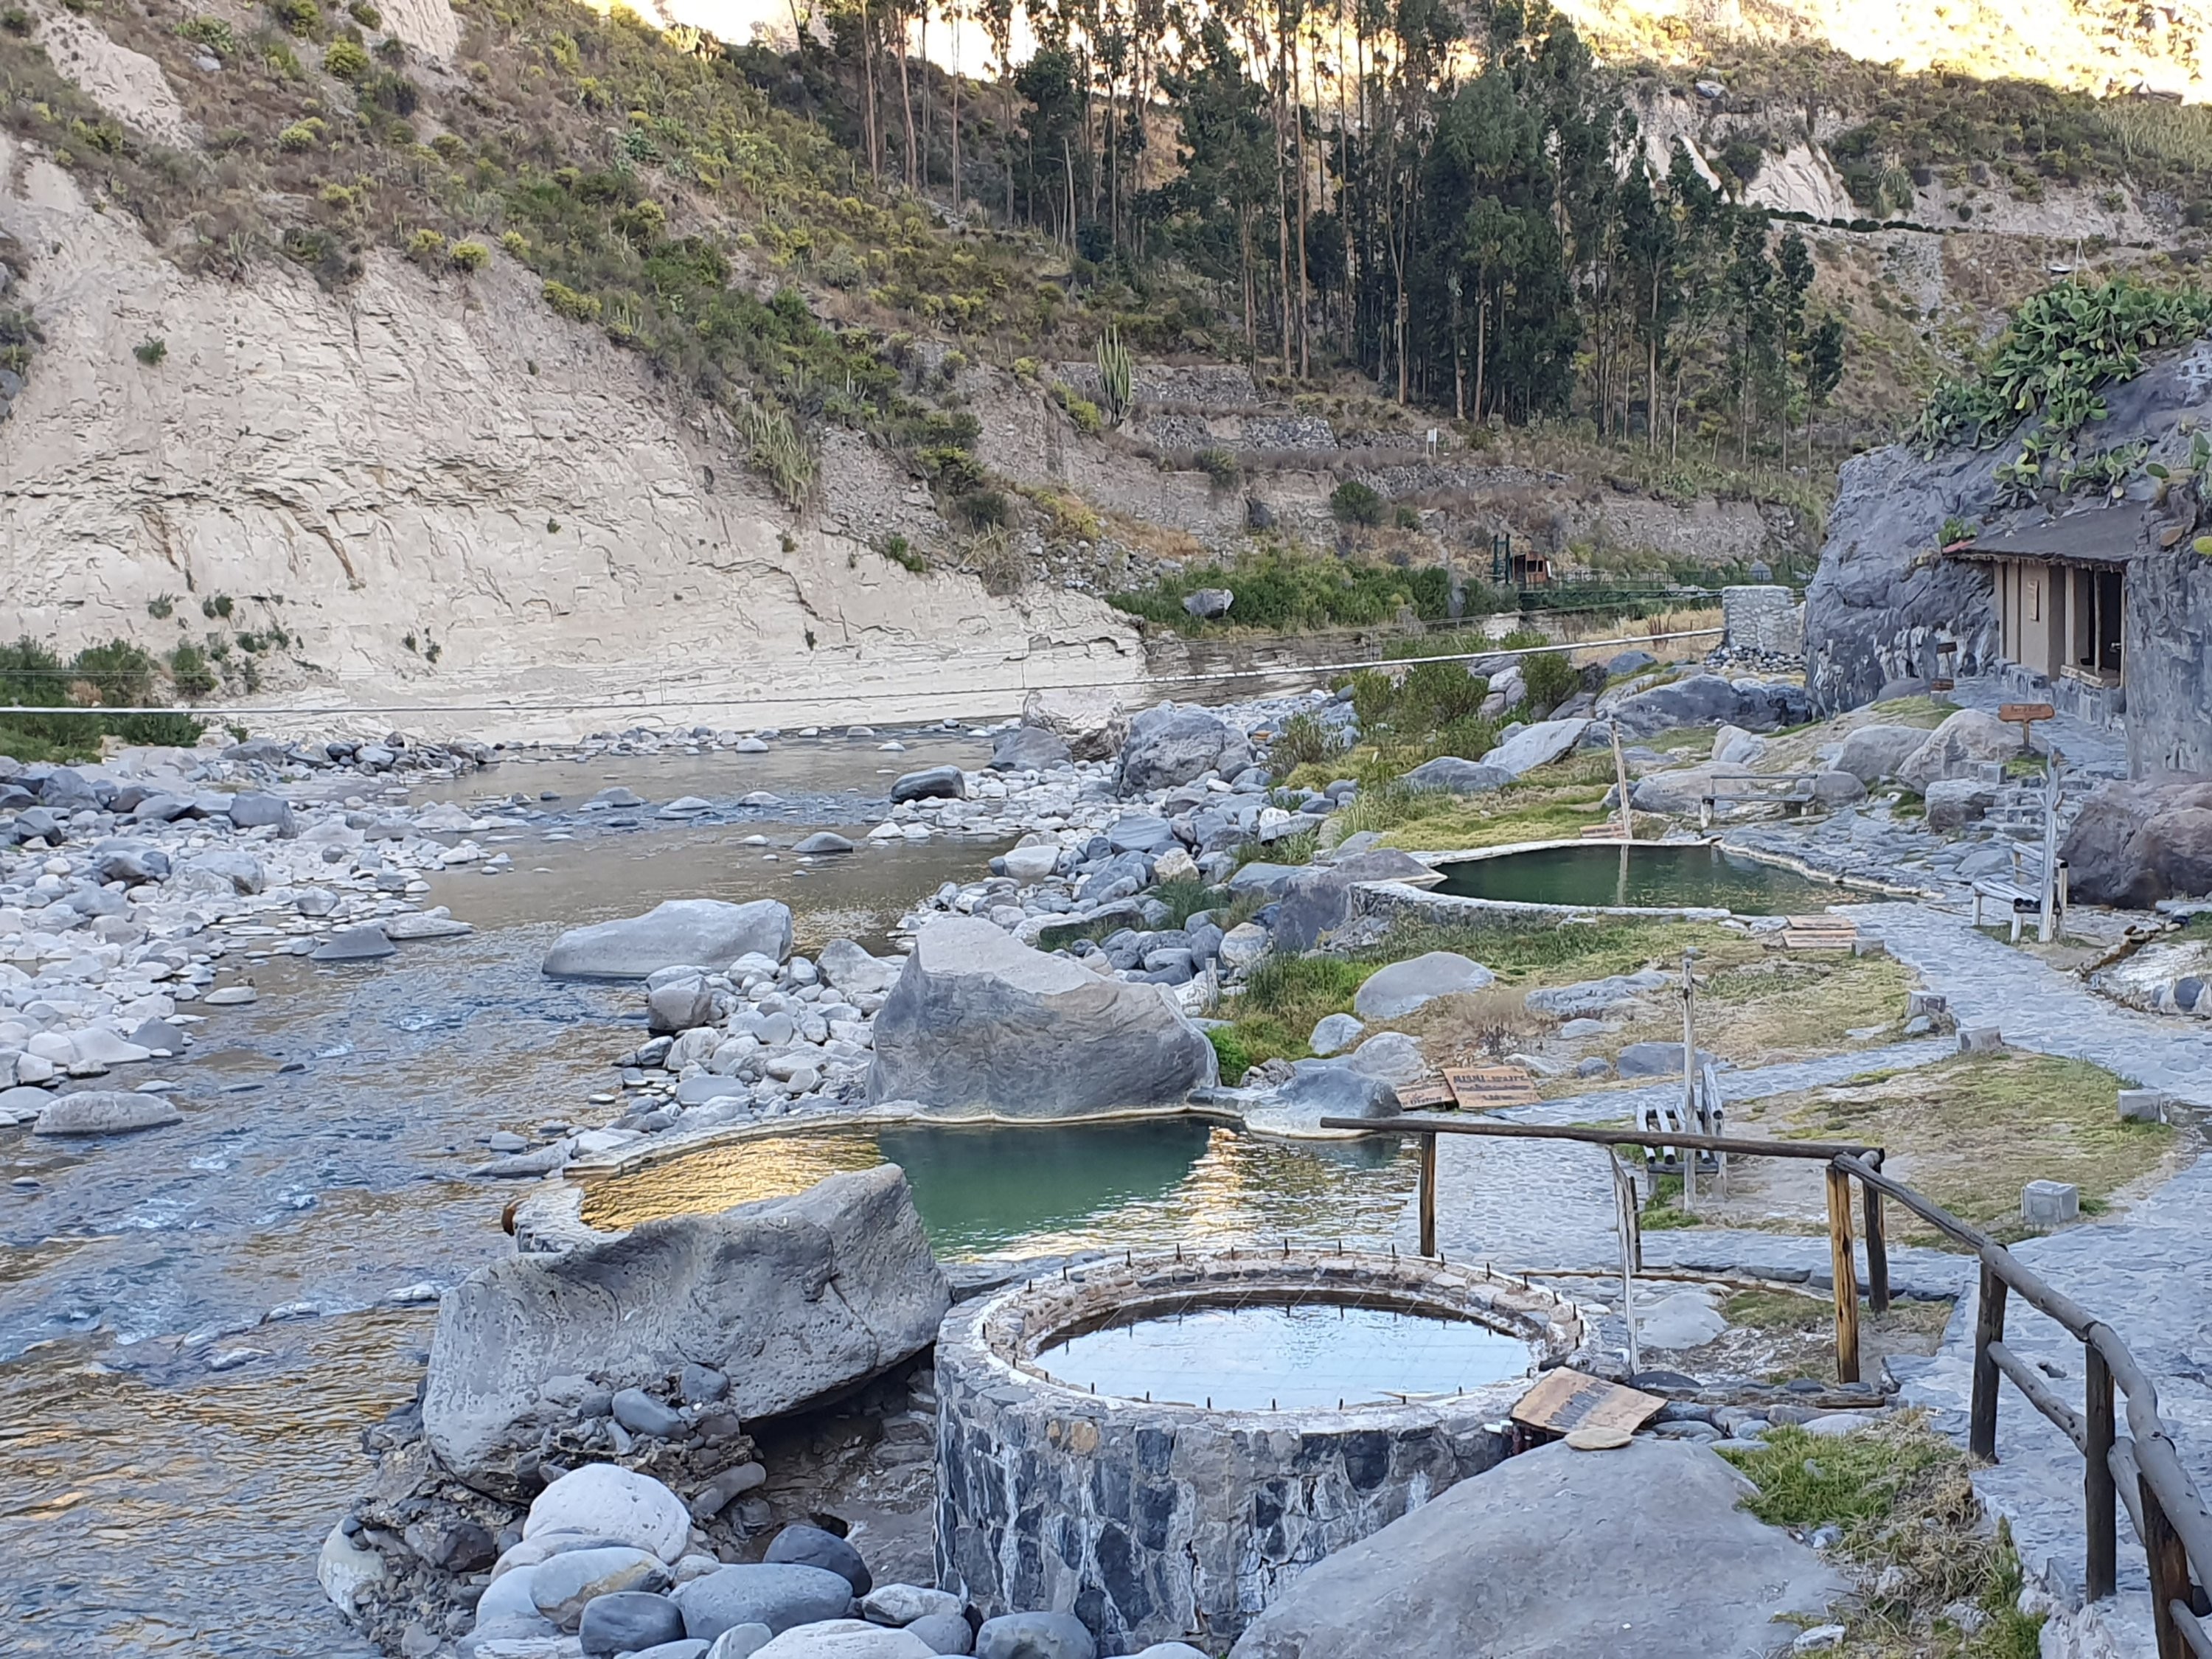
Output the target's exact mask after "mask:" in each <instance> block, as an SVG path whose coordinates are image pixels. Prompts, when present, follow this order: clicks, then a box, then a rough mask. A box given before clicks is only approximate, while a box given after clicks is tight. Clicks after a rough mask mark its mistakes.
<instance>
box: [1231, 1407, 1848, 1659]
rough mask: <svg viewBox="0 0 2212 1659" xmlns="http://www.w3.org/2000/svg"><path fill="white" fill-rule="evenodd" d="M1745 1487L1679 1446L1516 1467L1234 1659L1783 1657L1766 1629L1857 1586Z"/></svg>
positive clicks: (1330, 1584)
mask: <svg viewBox="0 0 2212 1659" xmlns="http://www.w3.org/2000/svg"><path fill="white" fill-rule="evenodd" d="M1750 1491H1751V1485H1750V1483H1749V1482H1748V1481H1747V1480H1745V1479H1744V1478H1743V1477H1742V1476H1741V1475H1740V1474H1737V1473H1736V1472H1735V1470H1734V1469H1732V1468H1729V1466H1728V1465H1727V1464H1726V1463H1725V1462H1722V1460H1721V1459H1720V1458H1719V1457H1717V1456H1716V1455H1714V1454H1713V1453H1712V1452H1711V1451H1710V1450H1708V1449H1706V1448H1705V1447H1703V1446H1700V1445H1697V1444H1695V1443H1683V1442H1680V1441H1665V1440H1655V1439H1638V1440H1637V1441H1635V1442H1634V1443H1632V1444H1630V1445H1628V1446H1626V1447H1623V1448H1621V1449H1619V1450H1616V1451H1607V1452H1578V1451H1572V1450H1570V1449H1568V1448H1567V1447H1566V1446H1565V1445H1563V1444H1556V1445H1550V1446H1546V1447H1544V1448H1542V1449H1541V1450H1538V1451H1534V1452H1530V1453H1528V1454H1527V1455H1524V1456H1521V1457H1510V1458H1508V1459H1506V1460H1505V1462H1503V1463H1500V1464H1498V1466H1497V1467H1496V1468H1492V1469H1491V1470H1489V1471H1488V1472H1487V1473H1486V1474H1478V1475H1476V1476H1475V1477H1474V1479H1472V1480H1462V1481H1461V1482H1460V1483H1459V1484H1458V1485H1456V1486H1453V1487H1452V1488H1451V1489H1450V1490H1449V1491H1448V1492H1444V1493H1443V1495H1442V1496H1440V1497H1437V1498H1432V1499H1431V1501H1429V1502H1428V1503H1426V1504H1422V1505H1421V1506H1420V1507H1419V1509H1417V1510H1413V1512H1412V1513H1411V1514H1409V1515H1407V1516H1405V1518H1404V1519H1402V1520H1400V1521H1395V1522H1392V1523H1391V1524H1390V1525H1389V1526H1387V1527H1385V1528H1383V1529H1382V1530H1381V1531H1380V1532H1378V1533H1376V1534H1373V1535H1372V1536H1370V1537H1368V1538H1365V1539H1363V1540H1362V1541H1359V1542H1358V1543H1356V1544H1353V1545H1351V1546H1349V1547H1346V1548H1344V1549H1340V1550H1339V1551H1337V1553H1335V1554H1334V1555H1332V1556H1330V1557H1328V1559H1326V1560H1324V1561H1322V1562H1321V1563H1320V1564H1319V1565H1316V1566H1312V1567H1310V1568H1308V1569H1307V1570H1306V1571H1305V1572H1304V1574H1303V1575H1302V1576H1301V1577H1299V1578H1298V1579H1297V1581H1296V1582H1295V1583H1292V1584H1291V1587H1290V1589H1288V1590H1286V1591H1285V1592H1284V1593H1283V1595H1280V1596H1279V1597H1278V1598H1277V1599H1276V1600H1275V1601H1273V1602H1271V1603H1270V1604H1269V1605H1268V1607H1267V1609H1266V1610H1265V1611H1264V1612H1262V1613H1261V1614H1260V1616H1259V1618H1258V1619H1256V1620H1254V1621H1253V1623H1252V1624H1251V1625H1250V1626H1248V1627H1247V1628H1246V1630H1245V1632H1244V1633H1243V1636H1242V1637H1241V1638H1238V1640H1237V1645H1236V1646H1235V1647H1234V1648H1232V1649H1231V1650H1230V1653H1231V1659H1374V1656H1376V1655H1379V1654H1389V1656H1391V1659H1469V1656H1471V1655H1475V1654H1485V1655H1526V1656H1531V1659H1534V1656H1540V1655H1541V1656H1550V1655H1554V1654H1557V1655H1562V1656H1564V1655H1568V1654H1577V1655H1583V1654H1587V1655H1591V1656H1598V1655H1616V1654H1626V1653H1629V1652H1633V1653H1635V1654H1636V1655H1637V1656H1638V1659H1710V1656H1714V1655H1718V1654H1748V1653H1769V1652H1772V1651H1775V1650H1778V1649H1786V1648H1787V1647H1788V1646H1789V1644H1790V1637H1791V1635H1792V1634H1793V1632H1792V1631H1791V1630H1790V1628H1788V1627H1786V1626H1782V1625H1779V1624H1778V1623H1777V1622H1776V1621H1777V1620H1782V1619H1784V1618H1785V1617H1787V1616H1788V1615H1790V1614H1793V1613H1794V1614H1800V1615H1802V1614H1808V1613H1820V1612H1821V1611H1823V1610H1824V1609H1825V1608H1826V1607H1827V1606H1828V1605H1829V1604H1830V1603H1831V1602H1832V1601H1836V1600H1837V1599H1838V1598H1839V1597H1841V1596H1842V1595H1845V1594H1846V1593H1847V1592H1848V1591H1849V1589H1850V1586H1849V1585H1848V1584H1847V1583H1845V1582H1844V1578H1843V1577H1841V1575H1839V1574H1838V1572H1837V1571H1835V1570H1834V1569H1833V1568H1832V1567H1830V1566H1829V1565H1826V1563H1825V1562H1823V1561H1822V1560H1821V1559H1820V1557H1819V1556H1818V1555H1816V1554H1814V1553H1813V1551H1812V1550H1810V1549H1808V1547H1806V1546H1804V1545H1803V1544H1801V1543H1799V1542H1797V1541H1796V1540H1795V1539H1793V1538H1791V1537H1790V1534H1788V1533H1786V1532H1784V1531H1782V1530H1781V1529H1780V1528H1775V1527H1769V1526H1767V1525H1765V1523H1764V1522H1759V1521H1758V1520H1755V1519H1753V1517H1752V1516H1750V1515H1749V1514H1748V1513H1747V1512H1746V1511H1745V1510H1743V1509H1742V1508H1741V1507H1740V1505H1741V1502H1742V1500H1743V1498H1745V1496H1746V1495H1747V1494H1748V1493H1749V1492H1750ZM1565 1587H1571V1589H1568V1588H1565ZM1628 1630H1632V1631H1633V1632H1634V1638H1635V1639H1634V1641H1633V1642H1632V1643H1628V1642H1626V1640H1625V1638H1624V1632H1625V1631H1628Z"/></svg>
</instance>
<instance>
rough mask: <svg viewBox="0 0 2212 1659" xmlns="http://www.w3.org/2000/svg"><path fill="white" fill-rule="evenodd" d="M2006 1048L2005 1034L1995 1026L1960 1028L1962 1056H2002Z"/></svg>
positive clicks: (1964, 1026) (1963, 1026)
mask: <svg viewBox="0 0 2212 1659" xmlns="http://www.w3.org/2000/svg"><path fill="white" fill-rule="evenodd" d="M2004 1046H2005V1042H2004V1033H2003V1032H2002V1031H2000V1030H1997V1028H1996V1026H1994V1025H1962V1026H1960V1028H1959V1052H1960V1054H2002V1053H2003V1052H2004Z"/></svg>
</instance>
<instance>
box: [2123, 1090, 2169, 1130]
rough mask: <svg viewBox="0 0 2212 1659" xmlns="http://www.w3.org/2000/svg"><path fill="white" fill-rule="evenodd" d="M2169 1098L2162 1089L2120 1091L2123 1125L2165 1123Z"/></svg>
mask: <svg viewBox="0 0 2212 1659" xmlns="http://www.w3.org/2000/svg"><path fill="white" fill-rule="evenodd" d="M2168 1098H2169V1097H2168V1096H2167V1095H2166V1091H2164V1090H2162V1089H2123V1090H2121V1091H2120V1121H2121V1122H2123V1123H2163V1122H2165V1121H2166V1101H2167V1099H2168Z"/></svg>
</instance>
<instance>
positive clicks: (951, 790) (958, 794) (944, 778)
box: [891, 766, 968, 806]
mask: <svg viewBox="0 0 2212 1659" xmlns="http://www.w3.org/2000/svg"><path fill="white" fill-rule="evenodd" d="M967 798H968V781H967V779H965V778H963V776H961V775H960V769H959V768H958V767H957V766H926V767H924V768H923V769H921V771H919V772H908V774H906V775H905V776H903V777H901V778H898V779H896V780H894V781H893V782H892V784H891V805H894V806H896V805H899V804H900V803H901V802H902V801H909V800H965V799H967Z"/></svg>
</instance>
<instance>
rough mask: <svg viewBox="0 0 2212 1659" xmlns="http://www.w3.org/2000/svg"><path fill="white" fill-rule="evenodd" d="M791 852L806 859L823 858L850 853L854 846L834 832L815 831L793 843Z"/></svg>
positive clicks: (827, 830) (828, 830) (832, 830)
mask: <svg viewBox="0 0 2212 1659" xmlns="http://www.w3.org/2000/svg"><path fill="white" fill-rule="evenodd" d="M791 850H792V851H793V852H794V853H797V854H800V855H802V856H804V857H806V858H823V857H826V856H828V855H829V854H833V853H850V852H852V851H854V844H853V843H852V842H849V841H848V840H846V839H845V837H844V836H841V835H839V834H838V833H837V832H836V830H834V829H817V830H816V831H815V832H814V833H813V834H812V835H811V836H805V838H803V839H802V840H799V841H798V842H793V844H792V848H791Z"/></svg>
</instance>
